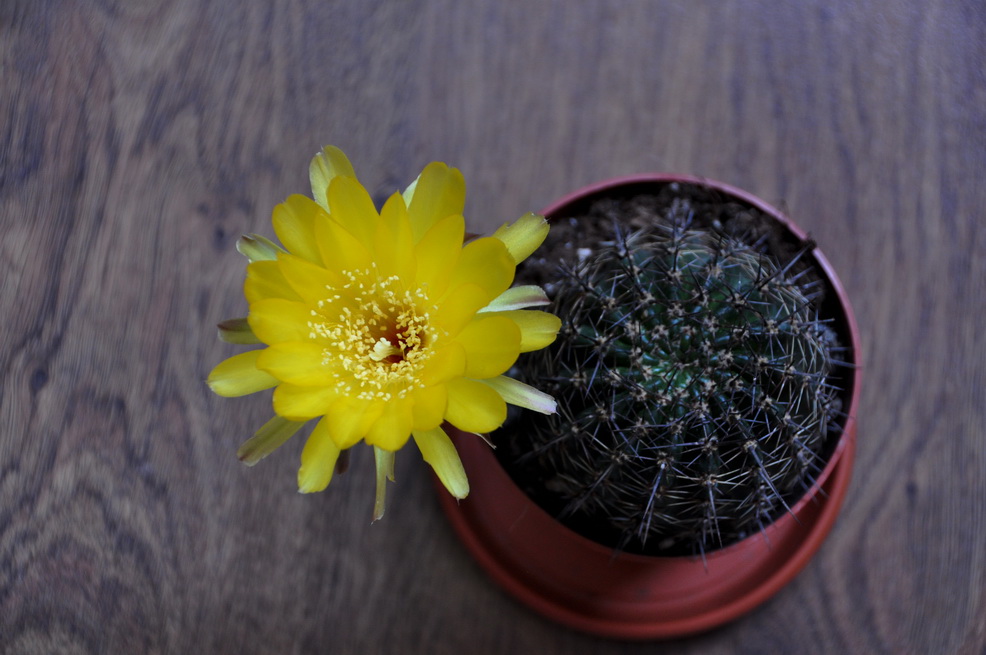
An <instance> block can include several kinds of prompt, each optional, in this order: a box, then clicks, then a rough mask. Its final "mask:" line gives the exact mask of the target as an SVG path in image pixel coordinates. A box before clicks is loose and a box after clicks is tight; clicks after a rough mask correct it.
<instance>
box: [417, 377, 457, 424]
mask: <svg viewBox="0 0 986 655" xmlns="http://www.w3.org/2000/svg"><path fill="white" fill-rule="evenodd" d="M411 400H412V401H413V403H414V405H413V407H412V410H411V411H412V414H411V415H412V417H413V418H414V425H413V428H412V429H413V430H431V429H433V428H437V427H438V426H439V425H441V424H442V421H443V420H444V419H445V408H446V407H447V406H448V389H446V388H445V385H444V384H437V385H435V386H433V387H426V388H424V389H418V390H416V391H414V392H413V394H412V396H411Z"/></svg>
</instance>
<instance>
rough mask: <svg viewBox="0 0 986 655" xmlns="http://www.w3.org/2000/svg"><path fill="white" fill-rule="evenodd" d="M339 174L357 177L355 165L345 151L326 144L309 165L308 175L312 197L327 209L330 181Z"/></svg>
mask: <svg viewBox="0 0 986 655" xmlns="http://www.w3.org/2000/svg"><path fill="white" fill-rule="evenodd" d="M339 175H346V176H348V177H356V173H355V172H354V171H353V165H352V164H350V163H349V159H348V158H347V157H346V155H345V153H343V152H342V150H339V148H336V147H335V146H325V147H324V148H322V152H320V153H318V154H317V155H315V158H314V159H312V163H311V165H310V166H309V167H308V177H309V179H310V180H311V183H312V197H313V198H314V199H315V202H317V203H318V204H319V205H320V206H321V207H322V209H324V210H326V211H328V210H329V203H328V202H327V200H326V197H325V196H326V192H327V191H328V188H329V182H331V181H332V178H334V177H337V176H339Z"/></svg>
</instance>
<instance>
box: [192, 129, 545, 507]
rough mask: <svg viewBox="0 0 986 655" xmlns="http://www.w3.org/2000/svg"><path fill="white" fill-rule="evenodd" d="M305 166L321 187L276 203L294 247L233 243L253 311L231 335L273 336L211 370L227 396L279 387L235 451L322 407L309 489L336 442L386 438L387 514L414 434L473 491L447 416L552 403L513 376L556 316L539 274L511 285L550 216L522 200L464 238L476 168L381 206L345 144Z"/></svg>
mask: <svg viewBox="0 0 986 655" xmlns="http://www.w3.org/2000/svg"><path fill="white" fill-rule="evenodd" d="M310 174H311V182H312V196H313V198H307V197H305V196H301V195H293V196H291V197H289V198H288V199H287V200H286V201H285V202H284V203H282V204H280V205H278V206H277V207H276V208H275V209H274V212H273V226H274V232H275V234H276V235H277V237H278V239H279V240H280V242H281V244H282V246H283V247H282V246H279V245H277V244H275V243H274V242H273V241H271V240H269V239H266V238H264V237H261V236H258V235H249V236H245V237H243V238H242V239H240V241H239V242H238V243H237V249H238V250H239V251H240V252H241V253H243V254H244V255H245V256H246V257H247V258H248V260H249V264H248V265H247V270H246V282H245V283H244V293H245V295H246V299H247V301H248V303H249V306H250V308H249V314H248V316H247V317H246V318H245V319H232V320H229V321H225V322H223V323H221V324H220V325H219V328H220V337H221V338H223V339H224V340H226V341H229V342H232V343H238V344H259V345H263V346H265V347H263V348H260V349H256V350H250V351H247V352H244V353H241V354H238V355H234V356H233V357H230V358H229V359H227V360H225V361H224V362H222V363H220V364H219V365H218V366H216V367H215V368H214V369H213V371H212V373H211V374H210V375H209V378H208V383H209V386H210V387H211V388H212V390H213V391H214V392H216V393H217V394H219V395H221V396H230V397H232V396H242V395H245V394H250V393H254V392H256V391H262V390H264V389H269V388H274V394H273V406H274V413H275V416H274V417H273V418H272V419H271V420H270V421H268V422H267V423H266V424H265V425H264V426H263V427H262V428H260V430H259V431H258V432H257V433H256V434H255V435H254V436H253V437H252V438H251V439H249V440H248V441H247V442H246V443H244V444H243V446H242V447H241V448H240V450H239V453H238V454H239V457H240V459H242V460H243V461H244V462H246V463H247V464H250V465H252V464H255V463H256V462H257V461H259V460H260V459H262V458H263V457H265V456H266V455H268V454H269V453H271V452H272V451H273V450H274V449H275V448H277V447H278V446H280V445H281V444H282V443H284V442H285V441H286V440H287V439H288V438H290V437H291V436H292V435H293V434H294V433H295V432H297V431H298V429H299V428H300V427H301V426H302V425H303V424H304V423H306V422H308V421H311V420H314V419H318V421H317V423H316V424H315V426H314V429H313V430H312V431H311V434H310V435H309V437H308V440H307V442H306V443H305V447H304V449H303V452H302V454H301V468H300V470H299V472H298V487H299V490H300V491H301V492H305V493H307V492H313V491H321V490H323V489H325V487H326V486H327V485H328V484H329V482H330V481H331V479H332V475H333V471H334V470H335V467H336V462H337V459H338V458H339V456H340V453H342V452H343V451H345V450H347V449H349V448H351V447H352V446H354V445H356V444H357V443H359V442H360V441H363V442H365V443H367V444H368V445H370V446H373V447H374V448H375V453H376V462H377V502H376V506H375V510H374V518H375V519H376V518H379V517H380V516H381V515H382V514H383V510H384V499H385V480H386V479H387V478H390V479H393V458H394V453H395V452H396V451H397V450H399V449H400V448H402V447H403V446H404V445H405V444H406V443H407V441H408V440H409V439H411V438H413V439H414V442H415V444H416V445H417V446H418V448H419V450H420V451H421V454H422V456H423V457H424V459H425V461H427V462H428V463H429V464H430V465H431V466H432V467H433V468H434V470H435V472H436V474H437V475H438V477H439V479H440V480H441V481H442V482H443V484H444V485H445V487H446V488H447V489H448V491H449V492H450V493H452V494H453V495H454V496H455V497H457V498H464V497H465V496H466V494H468V492H469V483H468V480H467V479H466V475H465V472H464V471H463V469H462V464H461V462H460V461H459V457H458V454H457V453H456V451H455V447H454V446H453V445H452V442H451V440H450V439H449V437H448V435H447V434H446V433H445V431H444V430H443V429H442V424H443V423H444V422H446V421H447V422H448V423H450V424H451V425H454V426H455V427H457V428H459V429H461V430H463V431H465V432H474V433H485V432H490V431H492V430H495V429H496V428H498V427H499V426H500V425H501V424H502V423H503V421H504V419H505V418H506V411H507V410H506V404H507V403H510V404H513V405H518V406H521V407H525V408H528V409H532V410H535V411H539V412H543V413H552V412H554V411H555V404H554V400H553V399H552V398H551V397H550V396H548V395H546V394H544V393H542V392H540V391H538V390H536V389H534V388H532V387H530V386H528V385H525V384H523V383H521V382H519V381H517V380H514V379H512V378H510V377H507V376H506V375H505V373H506V372H507V371H508V369H510V367H511V366H512V365H513V364H514V362H515V361H516V360H517V357H518V356H519V355H520V353H522V352H527V351H532V350H537V349H539V348H543V347H545V346H547V345H548V344H550V343H551V342H552V341H553V340H554V338H555V335H556V334H557V331H558V328H559V326H560V321H559V320H558V318H557V317H556V316H554V315H552V314H549V313H547V312H544V311H538V310H532V309H531V308H532V307H538V306H543V305H546V304H547V302H548V299H547V297H546V296H545V294H544V292H543V291H542V290H541V289H540V288H538V287H534V286H520V287H513V288H511V284H512V283H513V279H514V272H515V269H516V266H517V264H518V263H520V262H521V261H522V260H523V259H525V258H526V257H527V256H528V255H530V254H531V253H532V252H533V251H534V250H535V249H536V248H537V247H538V246H539V245H540V244H541V242H542V241H543V240H544V238H545V236H546V235H547V232H548V226H547V223H546V221H545V220H544V219H543V218H542V217H540V216H537V215H535V214H527V215H525V216H523V217H521V218H520V219H519V220H518V221H516V222H514V223H513V224H507V225H504V226H503V227H501V228H500V229H499V230H497V231H496V232H495V233H494V235H493V236H491V237H484V238H477V239H474V240H471V241H468V242H466V243H464V237H465V220H464V219H463V216H462V211H463V207H464V205H465V182H464V181H463V178H462V174H461V173H460V172H459V171H458V170H456V169H454V168H449V167H448V166H446V165H445V164H442V163H439V162H435V163H432V164H429V165H428V166H427V167H425V169H424V170H423V171H422V173H421V175H420V176H418V179H417V180H415V181H414V182H413V183H412V184H411V185H410V186H409V187H408V188H407V190H405V191H404V193H403V194H402V193H395V194H394V195H392V196H391V197H390V198H389V199H388V200H387V201H386V202H385V203H384V205H383V207H382V208H381V209H380V210H379V211H378V210H377V209H376V207H374V204H373V202H372V200H371V198H370V195H369V194H368V193H367V191H366V190H365V189H364V188H363V186H362V185H360V183H359V182H358V181H357V179H356V176H355V174H354V172H353V167H352V165H351V164H350V163H349V160H348V159H347V158H346V156H345V155H344V154H343V152H342V151H341V150H339V149H338V148H335V147H326V148H324V149H323V151H322V152H321V153H319V155H317V156H316V157H315V159H314V160H313V161H312V164H311V168H310Z"/></svg>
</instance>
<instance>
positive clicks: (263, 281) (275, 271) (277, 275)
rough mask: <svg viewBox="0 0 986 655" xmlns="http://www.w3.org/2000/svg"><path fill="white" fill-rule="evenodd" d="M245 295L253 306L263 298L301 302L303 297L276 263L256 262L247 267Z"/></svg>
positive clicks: (244, 285)
mask: <svg viewBox="0 0 986 655" xmlns="http://www.w3.org/2000/svg"><path fill="white" fill-rule="evenodd" d="M243 295H244V296H246V299H247V302H248V303H251V304H252V303H255V302H257V301H258V300H261V299H263V298H286V299H288V300H301V296H299V295H298V294H297V293H295V291H294V289H293V288H291V285H290V284H288V281H287V280H285V279H284V275H282V274H281V268H280V265H279V264H278V263H277V262H276V261H256V262H253V263H252V264H248V265H247V269H246V281H245V282H243Z"/></svg>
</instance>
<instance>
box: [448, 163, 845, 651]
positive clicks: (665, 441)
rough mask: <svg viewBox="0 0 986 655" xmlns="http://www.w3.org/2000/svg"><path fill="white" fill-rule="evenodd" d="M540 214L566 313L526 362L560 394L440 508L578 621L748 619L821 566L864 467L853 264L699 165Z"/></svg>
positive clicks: (627, 182)
mask: <svg viewBox="0 0 986 655" xmlns="http://www.w3.org/2000/svg"><path fill="white" fill-rule="evenodd" d="M545 214H546V215H547V216H548V217H549V219H550V220H551V221H552V229H551V234H549V237H548V241H546V242H545V244H544V246H542V248H541V249H540V250H539V253H538V255H537V256H536V257H532V258H531V259H530V260H528V262H525V265H526V268H525V269H524V270H522V271H520V270H519V271H518V275H519V276H520V277H521V279H523V281H524V282H525V283H531V284H540V285H542V286H543V287H544V288H545V289H546V291H547V292H548V295H549V296H550V297H551V299H552V303H553V307H552V312H553V313H555V314H556V315H558V316H559V317H560V318H561V319H562V329H561V331H560V333H559V337H558V339H557V341H556V342H555V343H554V344H553V345H552V346H550V347H549V348H546V349H545V350H543V351H540V352H538V353H532V354H531V355H528V356H527V357H526V358H521V360H520V361H519V362H518V368H517V370H516V371H515V372H514V373H513V374H515V375H517V376H518V377H520V378H521V379H524V380H526V381H527V382H529V383H532V384H536V385H537V386H538V387H540V388H542V389H544V390H546V391H548V392H549V393H551V394H552V395H553V396H555V398H556V400H557V402H558V412H557V414H555V415H552V416H534V415H532V413H530V412H527V413H519V414H518V415H517V416H511V417H510V418H508V421H507V424H506V425H505V426H504V427H503V428H502V429H501V430H498V431H497V432H495V433H493V434H492V435H491V437H492V439H493V443H494V445H495V446H496V450H495V455H494V454H491V452H490V449H489V448H488V447H485V445H484V444H479V443H475V444H473V445H474V446H475V447H468V448H464V449H463V452H462V455H463V463H464V465H465V466H466V469H467V470H468V472H469V475H470V480H473V479H476V482H477V483H476V487H475V489H474V491H473V494H472V495H471V496H470V497H469V498H468V499H466V500H465V501H462V502H461V503H459V504H456V503H451V502H446V501H445V500H443V505H444V507H445V510H446V513H447V514H448V515H449V517H450V519H451V520H452V524H453V526H454V527H455V529H456V531H457V532H458V534H459V536H460V537H461V538H462V539H463V541H464V542H465V543H466V545H467V547H468V548H469V549H470V551H472V553H473V555H474V556H475V557H476V558H477V560H479V562H480V563H481V564H482V565H483V566H484V568H486V569H487V571H488V572H489V573H490V574H491V575H492V576H493V578H494V579H496V580H497V581H498V582H499V583H500V584H501V585H503V586H504V587H505V588H507V589H508V590H509V591H511V592H512V593H513V594H514V595H516V596H517V597H518V598H520V599H521V600H522V601H524V602H526V603H528V604H529V605H531V606H532V607H534V608H535V609H537V610H538V611H540V612H541V613H542V614H545V615H547V616H549V617H551V618H554V619H555V620H558V621H560V622H562V623H565V624H567V625H570V626H572V627H575V628H578V629H581V630H585V631H588V632H592V633H596V634H602V635H607V636H615V637H624V638H665V637H677V636H681V635H685V634H690V633H694V632H699V631H702V630H705V629H709V628H711V627H714V626H716V625H720V624H722V623H724V622H726V621H729V620H732V619H735V618H737V617H738V616H740V615H741V614H743V613H745V612H747V611H749V610H750V609H752V608H754V607H756V606H757V605H758V604H760V603H762V602H763V601H764V600H766V599H767V598H769V597H770V596H772V595H773V594H774V593H776V592H777V591H778V590H779V589H780V588H781V587H782V586H783V585H784V584H786V583H787V582H789V581H790V580H791V579H792V578H793V577H794V576H795V575H796V574H797V573H798V572H799V571H800V570H801V569H802V568H803V567H804V566H805V565H806V564H807V562H808V560H809V559H810V558H811V556H812V555H813V554H814V553H815V552H816V551H817V549H818V548H819V547H820V546H821V543H822V541H823V540H824V538H825V536H826V535H827V534H828V532H829V530H830V529H831V527H832V525H833V523H834V521H835V518H836V516H837V514H838V511H839V509H840V506H841V502H842V499H843V498H844V495H845V492H846V489H847V488H848V485H849V481H850V477H851V471H852V460H853V457H854V452H855V434H856V423H855V412H856V407H857V404H858V398H859V385H858V369H857V368H856V365H857V363H858V362H859V352H858V341H859V336H858V329H857V327H856V323H855V319H854V317H853V314H852V310H851V307H850V306H849V304H848V301H847V299H846V297H845V293H844V290H843V289H842V286H841V283H840V282H839V281H838V279H837V278H836V276H835V274H834V272H833V271H832V269H831V266H830V265H829V264H828V262H827V260H826V259H825V257H824V256H823V255H822V254H821V253H820V252H819V251H818V250H817V249H816V248H815V246H814V243H813V242H812V241H811V240H810V239H808V238H807V236H806V235H805V234H804V233H803V232H802V231H801V230H800V229H799V228H797V227H796V226H795V225H793V224H792V223H791V222H790V221H788V219H786V218H785V217H784V216H783V215H782V214H781V213H780V212H778V211H777V210H775V209H773V208H772V207H770V206H769V205H767V204H766V203H763V202H762V201H760V200H758V199H756V198H754V197H753V196H750V195H748V194H746V193H744V192H742V191H739V190H737V189H734V188H732V187H729V186H726V185H722V184H718V183H714V182H710V181H707V180H703V179H699V178H688V177H682V176H666V175H653V176H639V177H632V178H622V179H619V180H611V181H607V182H603V183H600V184H597V185H594V186H592V187H589V188H587V189H583V190H581V191H579V192H577V193H575V194H572V195H571V196H568V197H566V198H563V199H562V200H560V201H558V202H557V203H555V204H554V205H552V206H551V207H550V208H549V209H548V210H546V212H545ZM525 278H526V279H525ZM459 443H460V445H462V446H465V445H466V444H468V443H471V441H470V440H466V439H461V440H459ZM474 471H475V474H474Z"/></svg>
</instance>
